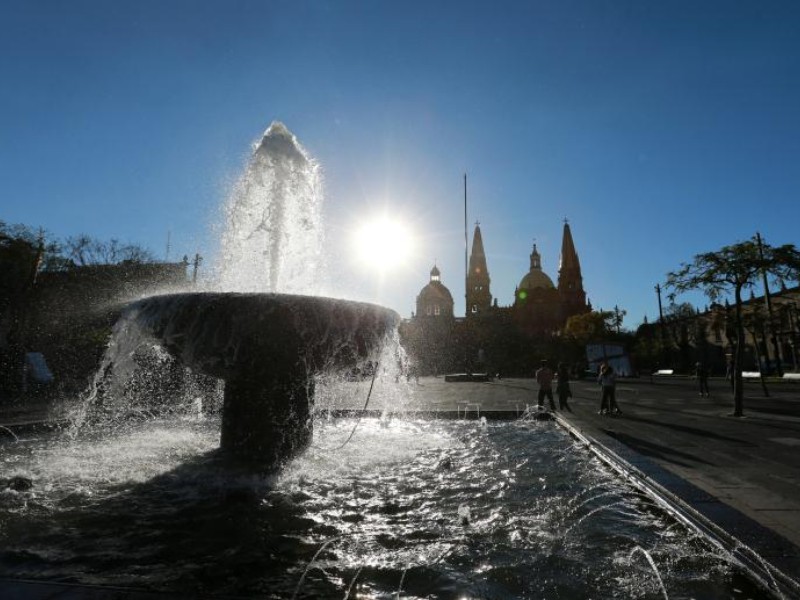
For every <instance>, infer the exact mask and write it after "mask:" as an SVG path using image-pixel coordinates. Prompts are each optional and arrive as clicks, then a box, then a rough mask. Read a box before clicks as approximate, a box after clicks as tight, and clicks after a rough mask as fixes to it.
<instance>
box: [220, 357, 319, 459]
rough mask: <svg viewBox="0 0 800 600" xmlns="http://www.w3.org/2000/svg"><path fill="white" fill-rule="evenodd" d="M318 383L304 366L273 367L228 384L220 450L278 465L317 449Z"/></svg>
mask: <svg viewBox="0 0 800 600" xmlns="http://www.w3.org/2000/svg"><path fill="white" fill-rule="evenodd" d="M313 402H314V379H313V377H309V376H308V374H307V372H306V370H305V367H302V366H299V365H298V364H294V365H289V364H279V361H270V362H269V364H265V366H264V368H263V369H262V370H261V371H260V372H258V373H247V374H244V373H241V374H237V375H235V376H232V377H230V378H228V379H226V380H225V400H224V404H223V410H222V432H221V437H220V447H221V448H222V450H223V451H224V452H225V453H226V454H229V455H231V456H234V457H236V458H238V459H242V460H245V461H249V462H257V463H260V464H272V465H277V464H279V463H280V462H281V461H282V460H284V459H285V458H287V457H291V456H296V455H297V454H298V453H300V452H302V451H303V450H305V449H306V448H307V447H308V445H309V444H310V443H311V436H312V423H311V406H312V405H313Z"/></svg>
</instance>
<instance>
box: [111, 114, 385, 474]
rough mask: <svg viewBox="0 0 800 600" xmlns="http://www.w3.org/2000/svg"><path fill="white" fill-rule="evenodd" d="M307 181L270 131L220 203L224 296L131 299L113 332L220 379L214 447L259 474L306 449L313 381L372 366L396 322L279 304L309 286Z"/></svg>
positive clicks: (312, 189) (312, 245) (280, 136)
mask: <svg viewBox="0 0 800 600" xmlns="http://www.w3.org/2000/svg"><path fill="white" fill-rule="evenodd" d="M319 179H320V178H319V168H318V166H317V165H316V163H315V162H314V161H313V160H312V159H310V158H309V156H308V155H307V153H306V152H305V150H304V149H303V148H302V146H300V144H299V143H298V142H297V140H296V138H295V137H294V136H293V135H292V134H291V133H290V132H289V130H288V129H286V127H285V126H284V125H283V124H281V123H277V122H275V123H273V124H272V125H270V127H269V128H268V129H267V131H266V132H265V134H264V136H263V138H262V139H261V142H260V143H259V144H258V145H256V147H255V150H254V152H253V155H252V157H251V159H250V162H249V164H248V166H247V168H246V170H245V172H244V175H243V176H242V178H241V179H240V180H239V181H238V182H237V183H236V185H235V186H234V189H233V191H232V193H231V195H230V196H229V198H228V202H227V206H226V217H227V227H226V230H225V232H224V235H223V237H222V252H221V258H220V261H219V264H218V266H217V268H216V269H215V271H216V281H215V282H214V286H215V287H216V288H218V289H220V290H224V291H222V292H204V293H184V294H170V295H161V296H153V297H149V298H145V299H142V300H139V301H137V302H134V303H132V304H131V305H130V306H129V307H127V309H126V310H125V312H124V313H123V315H122V319H121V322H120V323H121V325H118V326H117V328H116V331H117V336H118V335H119V334H120V332H121V331H123V330H126V329H129V328H131V327H136V328H139V329H140V330H141V331H142V332H146V333H147V334H149V335H150V336H151V337H152V338H153V339H155V340H156V341H157V342H158V343H160V344H161V345H162V346H163V347H164V348H165V349H166V350H168V351H169V352H170V354H171V355H172V356H173V357H174V358H175V359H176V360H178V361H180V362H181V363H182V364H184V365H186V366H187V367H189V368H191V369H193V370H195V371H197V372H199V373H203V374H206V375H211V376H214V377H218V378H221V379H223V380H224V382H225V392H224V393H225V397H224V405H223V415H222V436H221V442H220V446H221V448H222V450H223V451H224V452H226V453H227V454H228V455H229V456H233V457H237V458H239V459H243V460H246V461H249V462H254V463H259V464H261V465H263V466H266V467H275V466H280V465H281V464H283V463H284V462H285V461H286V460H287V459H289V458H292V457H294V456H296V455H297V454H298V453H300V452H302V451H303V450H305V448H306V447H307V446H308V443H309V441H310V440H311V436H312V419H311V407H312V406H313V401H314V378H315V376H316V375H317V374H318V373H320V372H328V371H330V370H332V369H339V370H346V369H351V368H353V366H354V365H357V364H358V363H359V362H361V361H363V360H365V359H366V358H367V357H370V356H372V355H373V354H375V353H376V352H378V351H379V350H380V348H381V347H382V346H383V345H384V344H385V343H386V341H387V338H388V337H389V335H390V334H391V332H392V331H393V330H394V329H395V328H396V326H397V324H398V322H399V317H398V315H397V314H396V313H395V312H394V311H392V310H389V309H385V308H382V307H378V306H374V305H369V304H364V303H360V302H349V301H345V300H337V299H329V298H320V297H313V296H304V295H299V294H296V293H294V294H289V293H286V292H295V291H299V292H306V293H309V292H312V291H313V290H314V288H315V287H316V286H318V285H319V277H318V268H317V267H318V266H319V265H320V258H319V257H320V256H321V254H322V253H321V250H320V244H321V227H320V223H321V219H320V201H321V184H320V181H319ZM278 292H283V293H278ZM128 353H129V354H130V353H131V350H130V349H129V350H128Z"/></svg>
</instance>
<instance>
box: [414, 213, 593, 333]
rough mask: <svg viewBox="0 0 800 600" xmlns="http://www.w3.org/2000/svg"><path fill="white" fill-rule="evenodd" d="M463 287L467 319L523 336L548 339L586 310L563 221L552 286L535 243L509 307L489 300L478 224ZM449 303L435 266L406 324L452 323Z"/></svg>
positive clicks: (575, 259) (450, 298)
mask: <svg viewBox="0 0 800 600" xmlns="http://www.w3.org/2000/svg"><path fill="white" fill-rule="evenodd" d="M468 269H469V270H468V272H467V278H466V284H467V293H466V306H467V307H468V310H467V314H466V317H467V321H471V320H474V321H478V320H480V321H482V322H484V323H490V322H491V321H492V320H503V321H504V322H509V321H510V322H512V323H513V324H514V325H515V327H516V328H517V329H518V330H519V331H520V332H522V333H524V334H527V335H548V334H554V333H557V332H558V331H560V330H561V329H562V328H563V327H564V324H565V323H566V322H567V319H568V318H569V317H571V316H573V315H580V314H584V313H587V312H589V311H591V308H592V307H591V304H590V303H589V302H587V300H586V293H585V292H584V290H583V277H582V276H581V265H580V260H579V259H578V253H577V252H576V251H575V244H574V242H573V241H572V232H571V231H570V227H569V223H568V222H566V221H565V222H564V231H563V235H562V239H561V258H560V261H559V267H558V284H557V285H555V284H554V283H553V280H552V279H551V278H550V277H549V276H548V275H547V273H545V272H544V271H543V270H542V259H541V255H540V254H539V251H538V250H537V248H536V244H534V245H533V250H532V252H531V254H530V268H529V270H528V272H527V273H525V274H524V275H523V276H522V278H521V279H520V282H519V284H518V285H517V287H516V289H515V290H514V301H513V304H511V305H509V306H499V305H498V301H497V298H493V297H492V292H491V277H490V276H489V267H488V265H487V262H486V253H485V251H484V248H483V235H482V233H481V229H480V225H479V224H476V225H475V231H474V233H473V237H472V252H471V253H470V256H469V268H468ZM453 309H454V302H453V296H452V294H451V293H450V291H449V290H448V289H447V288H446V287H445V286H444V284H442V282H441V273H440V271H439V268H438V267H437V266H435V265H434V267H433V269H431V275H430V281H429V283H428V284H427V285H426V286H425V287H424V288H422V290H421V291H420V293H419V295H418V296H417V304H416V313H415V316H414V317H413V319H412V320H416V321H426V322H428V323H429V324H431V321H433V320H438V321H440V322H446V321H452V320H453V319H454V310H453Z"/></svg>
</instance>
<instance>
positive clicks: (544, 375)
mask: <svg viewBox="0 0 800 600" xmlns="http://www.w3.org/2000/svg"><path fill="white" fill-rule="evenodd" d="M536 383H538V384H539V408H541V407H542V406H544V399H545V396H547V399H548V400H550V408H551V409H552V410H555V409H556V403H555V401H554V400H553V369H551V368H550V367H549V365H548V363H547V359H544V360H542V362H541V367H539V369H538V370H537V371H536Z"/></svg>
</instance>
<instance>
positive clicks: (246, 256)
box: [214, 121, 323, 294]
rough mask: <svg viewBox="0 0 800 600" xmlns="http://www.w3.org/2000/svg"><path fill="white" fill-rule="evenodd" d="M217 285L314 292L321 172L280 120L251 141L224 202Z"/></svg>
mask: <svg viewBox="0 0 800 600" xmlns="http://www.w3.org/2000/svg"><path fill="white" fill-rule="evenodd" d="M224 210H225V230H224V232H223V233H222V240H221V256H220V259H219V264H218V265H217V267H216V269H215V271H216V274H215V282H214V287H215V288H216V289H218V290H221V291H231V292H281V293H289V294H311V293H313V292H315V291H317V290H319V275H320V273H321V272H322V269H321V266H322V264H321V263H322V250H321V248H322V239H323V236H322V175H321V170H320V167H319V164H318V163H317V162H316V161H315V160H313V159H312V158H311V157H310V156H309V154H308V153H307V152H306V150H305V149H304V148H303V147H302V146H301V145H300V143H299V142H298V141H297V138H296V137H295V136H294V135H293V134H292V133H291V132H290V131H289V130H288V129H287V128H286V126H285V125H283V124H282V123H279V122H277V121H275V122H273V123H272V124H271V125H270V126H269V128H268V129H267V131H266V132H265V133H264V136H263V137H262V139H261V141H260V142H259V143H258V144H257V145H256V146H255V147H254V151H253V154H252V156H251V157H250V162H249V163H248V165H247V168H246V169H245V172H244V174H243V175H242V177H241V178H240V179H239V180H238V181H237V182H236V184H235V185H234V187H233V190H232V191H231V193H230V195H229V197H228V199H227V202H226V204H225V209H224Z"/></svg>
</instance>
